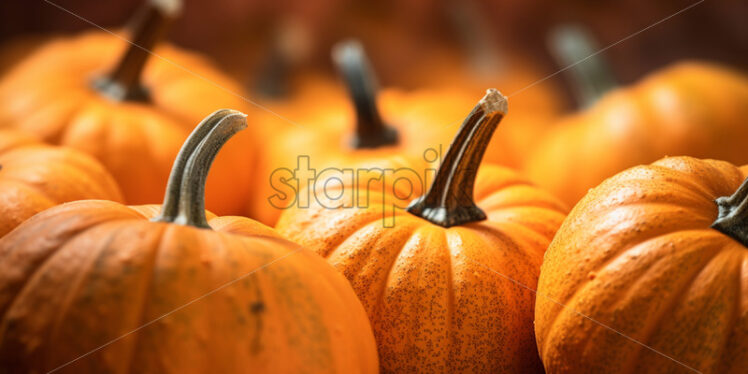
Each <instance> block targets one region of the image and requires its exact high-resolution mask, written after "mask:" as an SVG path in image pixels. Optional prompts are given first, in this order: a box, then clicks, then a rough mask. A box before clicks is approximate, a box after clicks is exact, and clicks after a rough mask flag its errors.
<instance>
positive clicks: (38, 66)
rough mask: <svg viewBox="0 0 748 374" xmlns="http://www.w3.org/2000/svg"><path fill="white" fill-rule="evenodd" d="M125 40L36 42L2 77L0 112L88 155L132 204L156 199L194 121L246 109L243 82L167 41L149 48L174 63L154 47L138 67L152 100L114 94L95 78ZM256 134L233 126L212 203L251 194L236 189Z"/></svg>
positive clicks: (95, 36) (246, 179)
mask: <svg viewBox="0 0 748 374" xmlns="http://www.w3.org/2000/svg"><path fill="white" fill-rule="evenodd" d="M121 36H123V37H125V38H128V37H129V36H127V35H125V34H122V35H121ZM125 47H126V42H125V41H123V40H121V39H119V38H117V37H115V36H113V35H109V34H105V33H102V32H88V33H83V34H81V35H77V36H71V37H62V38H58V39H56V40H53V41H51V42H49V43H47V44H46V45H44V46H42V47H39V48H38V49H37V50H35V51H34V53H32V54H31V55H30V56H29V57H28V58H27V59H26V60H24V61H23V62H21V63H19V64H18V65H16V66H15V67H14V68H13V69H11V70H10V71H8V72H7V74H6V76H5V77H4V78H3V79H2V80H1V81H0V120H1V121H2V123H3V124H6V125H8V126H13V127H17V128H21V129H24V130H27V131H29V132H32V133H33V134H35V135H37V136H39V137H41V138H42V139H43V140H44V141H46V142H49V143H52V144H60V145H65V146H70V147H73V148H76V149H78V150H81V151H83V152H85V153H88V154H90V155H92V156H94V157H95V158H96V159H98V160H99V161H100V162H102V163H103V164H104V165H105V166H106V168H107V169H108V170H109V171H110V172H111V173H112V174H113V175H114V177H115V179H116V180H117V182H118V183H119V185H120V186H121V188H122V191H123V194H124V196H125V201H127V202H128V203H130V204H145V203H156V202H158V201H160V199H161V197H162V194H163V192H164V191H163V186H164V185H165V183H166V180H167V177H168V175H169V171H170V168H171V162H172V161H173V159H174V157H175V156H176V154H177V151H178V150H179V146H180V145H181V144H182V142H183V141H184V139H185V138H186V137H187V135H188V134H189V132H190V131H191V130H192V125H193V124H195V123H197V122H199V121H200V120H201V119H202V118H203V116H204V115H205V113H211V112H213V111H215V110H217V109H220V108H222V107H233V108H237V109H242V110H244V111H245V112H246V111H247V110H248V109H249V108H247V104H246V102H244V101H243V100H242V99H241V98H239V97H236V96H234V95H232V94H231V93H230V92H229V91H231V92H240V88H239V86H238V85H237V84H236V83H234V82H233V81H231V80H230V79H229V78H228V77H226V76H224V75H223V74H221V73H219V72H218V70H217V69H216V68H214V67H213V66H212V64H211V63H209V62H208V61H206V60H205V59H203V58H202V57H200V56H197V55H194V54H192V53H189V52H185V51H183V50H180V49H177V48H175V47H172V46H170V45H162V46H160V47H158V48H156V51H155V53H157V54H158V55H160V56H162V57H163V58H165V59H168V60H169V61H172V62H173V63H174V64H176V65H178V66H176V65H174V64H172V63H171V62H169V61H166V60H163V59H161V58H158V57H154V56H151V57H150V60H149V61H148V62H147V64H146V66H145V70H144V71H143V76H142V83H143V85H144V86H145V87H146V88H147V89H148V91H149V93H150V101H149V102H138V101H115V100H111V99H109V98H107V97H105V96H103V95H101V94H100V93H98V92H97V91H96V90H94V89H93V88H92V87H91V84H92V81H93V80H94V79H95V78H97V77H100V76H102V75H104V74H106V73H108V72H109V71H110V70H111V69H112V68H113V66H114V65H115V63H116V61H117V60H118V59H119V58H120V57H121V55H122V54H123V52H124V50H125ZM179 66H182V67H184V68H185V69H187V70H188V71H185V70H183V69H181V68H180V67H179ZM252 143H253V142H252V135H251V134H250V131H248V132H246V133H244V134H239V135H237V138H236V139H234V141H232V142H231V143H230V144H228V145H227V146H226V148H225V149H224V150H223V151H222V152H221V154H220V155H219V156H218V159H217V160H216V163H215V165H214V169H213V172H212V173H211V177H210V180H209V182H208V197H207V199H208V202H207V204H208V207H209V208H210V209H211V210H214V211H216V212H218V213H221V214H236V213H240V212H241V211H242V207H243V206H244V205H245V204H246V199H247V198H248V197H247V196H246V194H245V193H244V190H242V188H248V186H249V184H250V183H251V178H252V174H251V172H252V163H253V162H252V159H253V156H254V154H253V152H252V149H253V146H252Z"/></svg>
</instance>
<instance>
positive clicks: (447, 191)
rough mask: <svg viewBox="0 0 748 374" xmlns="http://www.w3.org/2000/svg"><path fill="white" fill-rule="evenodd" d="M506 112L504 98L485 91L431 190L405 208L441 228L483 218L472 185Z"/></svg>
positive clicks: (450, 149)
mask: <svg viewBox="0 0 748 374" xmlns="http://www.w3.org/2000/svg"><path fill="white" fill-rule="evenodd" d="M506 112H507V100H506V97H504V96H503V95H502V94H501V93H500V92H499V91H497V90H495V89H489V90H488V91H487V93H486V96H484V97H483V99H481V101H480V102H478V105H476V106H475V108H473V111H472V112H470V114H469V115H468V117H467V118H466V119H465V122H463V123H462V126H461V127H460V129H459V130H458V132H457V135H456V136H455V138H454V140H453V141H452V145H450V146H449V150H448V151H447V154H446V155H445V157H444V160H443V161H442V164H441V165H440V166H439V170H438V171H437V173H436V176H435V177H434V182H433V184H432V185H431V188H430V189H429V191H428V192H427V193H426V194H425V195H423V196H421V197H420V198H418V199H416V200H415V201H413V202H412V203H411V204H410V206H408V212H410V213H411V214H413V215H416V216H418V217H421V218H423V219H426V220H427V221H429V222H432V223H434V224H437V225H439V226H444V227H451V226H456V225H462V224H466V223H470V222H477V221H482V220H484V219H486V215H485V213H483V211H482V210H481V209H480V208H478V206H477V205H475V201H474V200H473V186H474V185H475V178H476V176H477V174H478V167H479V166H480V163H481V160H482V159H483V154H484V153H485V152H486V148H487V147H488V143H489V142H490V141H491V136H492V135H493V132H494V130H496V127H497V126H498V125H499V122H501V119H502V118H504V116H505V115H506Z"/></svg>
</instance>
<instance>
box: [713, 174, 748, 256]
mask: <svg viewBox="0 0 748 374" xmlns="http://www.w3.org/2000/svg"><path fill="white" fill-rule="evenodd" d="M715 202H716V203H717V207H718V209H719V213H718V214H717V219H716V220H714V223H712V226H711V227H712V228H713V229H716V230H718V231H721V232H722V233H724V234H727V235H728V236H730V237H731V238H733V239H735V240H737V241H739V242H740V243H742V244H743V245H744V246H746V247H748V178H746V179H745V180H744V181H743V184H741V185H740V187H738V189H737V190H736V191H735V193H734V194H732V195H731V196H722V197H719V198H717V199H716V200H715Z"/></svg>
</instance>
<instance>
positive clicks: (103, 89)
mask: <svg viewBox="0 0 748 374" xmlns="http://www.w3.org/2000/svg"><path fill="white" fill-rule="evenodd" d="M181 4H182V3H181V0H150V1H148V2H147V3H146V5H145V9H142V10H140V11H139V12H138V13H137V14H136V16H135V17H136V19H135V21H134V22H131V24H130V27H132V29H133V33H132V37H131V40H130V43H129V46H128V48H127V50H125V53H124V54H123V55H122V58H121V59H120V60H119V62H118V63H117V66H116V67H115V68H114V70H112V72H111V73H109V74H108V75H106V76H104V77H100V78H99V79H96V80H95V81H94V88H95V89H96V90H97V91H99V92H100V93H101V94H102V95H105V96H107V97H109V98H111V99H113V100H117V101H125V100H130V101H147V100H148V91H147V90H146V89H145V87H143V86H142V85H141V84H140V83H141V82H140V76H141V74H142V72H143V68H144V67H145V63H146V62H147V61H148V58H149V57H150V54H151V50H153V48H154V47H155V46H156V44H157V43H158V42H159V41H160V40H161V39H162V38H163V36H164V34H166V30H167V29H168V28H169V26H170V24H171V21H172V20H173V19H174V17H175V16H176V14H177V13H178V12H179V10H180V8H181Z"/></svg>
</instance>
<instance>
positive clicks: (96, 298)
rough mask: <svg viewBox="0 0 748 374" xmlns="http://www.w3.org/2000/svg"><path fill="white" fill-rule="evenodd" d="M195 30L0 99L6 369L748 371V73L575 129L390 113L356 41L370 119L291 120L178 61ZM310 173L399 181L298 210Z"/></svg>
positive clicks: (627, 102) (39, 72)
mask: <svg viewBox="0 0 748 374" xmlns="http://www.w3.org/2000/svg"><path fill="white" fill-rule="evenodd" d="M171 5H174V4H172V3H171V2H166V1H153V2H151V3H149V4H148V5H147V6H146V7H145V9H144V10H143V11H142V12H141V13H140V15H139V17H138V18H137V22H133V23H132V24H131V25H130V28H128V29H127V30H123V31H121V32H118V33H115V34H109V33H106V32H102V31H92V32H87V33H84V34H82V35H77V36H72V37H66V38H60V39H57V40H53V41H50V42H48V43H46V44H45V45H43V46H41V47H39V48H37V49H36V50H35V51H34V52H33V53H31V54H30V55H29V56H28V57H26V58H25V60H24V61H22V62H20V63H19V64H17V65H16V66H15V67H13V68H12V69H11V70H9V71H8V72H7V74H6V75H5V76H4V77H3V78H2V80H0V124H1V125H2V128H3V130H2V131H0V213H2V214H0V235H1V236H2V239H0V368H2V370H0V372H8V373H31V372H57V371H59V372H75V373H82V372H86V373H98V372H169V373H177V372H180V373H181V372H263V373H264V372H267V373H297V372H313V373H317V372H320V373H321V372H336V373H357V372H367V373H373V372H377V371H381V372H388V373H389V372H397V373H410V372H428V373H432V372H433V373H437V372H444V373H448V372H512V373H529V372H542V371H543V370H545V371H547V372H549V373H603V372H610V373H613V372H615V373H617V372H637V373H639V372H691V371H695V372H703V373H738V372H745V370H746V368H748V355H746V353H745V352H748V183H746V182H744V180H746V176H748V168H746V167H740V165H742V164H744V163H746V162H748V148H746V145H747V144H748V126H746V125H745V123H744V121H745V118H748V79H746V77H745V76H742V75H740V74H739V73H737V72H733V71H730V70H728V69H726V68H723V67H719V66H715V65H710V64H706V63H700V62H688V63H680V64H677V65H675V66H673V67H669V68H666V69H664V70H662V71H660V72H656V73H654V74H652V75H651V76H649V77H647V78H645V79H644V80H643V81H642V82H640V83H637V84H635V85H633V86H631V87H624V88H612V87H606V89H608V90H609V91H610V92H608V93H605V94H604V95H602V97H600V98H598V99H597V100H596V102H595V103H594V104H591V106H590V107H589V108H587V109H585V110H583V111H581V112H579V113H575V114H570V115H564V116H563V118H561V119H556V118H557V117H560V116H561V114H559V113H557V112H556V111H555V110H549V109H548V108H557V107H558V106H557V105H556V103H545V104H543V103H537V102H539V101H542V100H530V99H528V100H525V101H522V102H524V103H530V102H534V101H535V102H536V104H535V105H538V109H537V110H536V109H534V108H532V107H524V108H523V106H522V105H518V106H517V108H516V109H517V110H516V112H517V113H516V114H509V113H511V111H508V107H511V108H512V109H515V106H514V104H508V100H507V98H506V97H505V96H503V95H502V94H501V93H499V92H498V91H497V90H494V89H489V90H488V91H487V93H486V95H485V96H484V97H483V98H482V99H481V100H480V101H478V103H477V105H474V104H475V103H474V99H475V97H474V96H475V93H476V92H477V91H476V87H478V86H486V85H489V84H490V85H493V84H497V85H501V81H500V79H498V78H497V79H496V80H495V81H492V80H491V79H488V80H487V81H481V82H474V84H473V83H466V84H465V85H463V86H462V87H457V88H455V87H451V88H449V89H443V90H437V91H435V90H424V91H421V92H415V93H406V92H398V91H393V90H389V91H385V92H383V93H382V94H381V95H378V94H377V91H376V88H375V85H376V83H375V82H374V80H373V76H372V74H371V71H370V70H371V69H370V66H369V65H368V62H367V61H366V58H365V55H364V53H363V50H362V49H361V46H360V45H358V44H356V43H352V42H349V43H344V44H341V45H339V46H338V47H337V48H336V49H335V51H334V53H333V57H334V60H335V63H336V64H337V66H338V68H339V70H340V71H341V73H342V74H341V75H342V76H343V79H344V81H345V82H346V84H347V87H348V88H349V90H350V96H351V98H352V101H353V105H352V106H349V105H348V103H347V102H346V101H345V98H344V97H342V96H341V97H337V96H336V97H331V98H329V99H328V98H325V97H316V98H315V97H313V96H309V97H306V96H305V97H300V98H298V99H296V100H292V101H291V102H289V103H286V104H283V109H284V110H287V112H284V113H283V114H284V115H287V114H288V113H291V114H293V115H294V116H296V118H303V120H295V121H293V122H295V123H290V122H289V121H287V119H286V118H281V117H280V115H278V114H276V113H275V112H273V113H267V112H262V111H261V110H259V109H256V108H255V107H253V106H252V105H250V104H249V103H248V101H247V100H245V99H244V98H243V96H242V94H241V92H242V91H241V90H242V88H241V87H240V86H239V85H238V84H237V83H235V82H233V81H232V80H231V79H230V78H228V77H227V76H224V75H223V74H222V73H220V72H219V71H218V70H217V69H216V68H215V67H213V66H212V65H211V63H209V62H208V61H207V60H206V59H204V58H203V57H201V56H198V55H196V54H194V53H190V52H186V51H183V50H180V49H179V48H177V47H174V46H171V45H168V44H166V43H162V42H159V39H160V37H161V36H162V35H163V31H164V30H165V27H166V25H167V24H168V22H169V21H170V20H171V19H172V18H173V15H174V14H175V11H176V10H177V9H176V8H174V7H173V6H171ZM126 40H131V41H132V42H133V43H132V44H128V43H126V42H125V41H126ZM152 48H155V53H150V52H148V51H149V50H151V49H152ZM582 74H584V72H582ZM527 83H528V84H529V83H531V82H527ZM522 95H528V96H530V95H532V92H531V91H528V92H527V93H526V94H525V93H522ZM517 96H518V97H517V99H519V96H520V94H518V95H517ZM545 99H547V98H544V100H545ZM310 100H314V102H310ZM519 101H521V100H519ZM512 102H514V101H512ZM471 107H472V110H471ZM221 108H232V109H221ZM380 109H381V111H380ZM243 113H247V114H246V115H245V114H243ZM466 113H468V114H467V117H466V118H465V119H464V121H463V123H462V125H461V126H460V127H459V128H457V127H456V126H450V124H451V122H450V121H452V120H455V119H456V117H457V116H464V115H465V114H466ZM206 115H207V117H206ZM505 116H506V117H507V118H506V121H504V123H502V125H501V127H499V130H498V131H497V132H496V134H495V136H493V137H492V135H493V134H494V130H495V129H496V128H497V126H498V125H499V123H500V122H501V121H502V119H503V118H504V117H505ZM195 124H197V126H195ZM244 128H247V129H246V130H244V131H243V132H239V131H240V130H242V129H244ZM349 132H352V134H351V135H348V134H349ZM237 133H238V134H237ZM235 134H237V135H236V136H234V135H235ZM232 136H234V137H233V138H232V139H231V141H230V142H227V141H228V140H229V138H231V137H232ZM450 142H451V145H450V146H448V147H447V144H449V143H450ZM224 143H226V146H225V147H223V145H224ZM222 147H223V148H222ZM441 149H443V150H444V152H443V154H441V153H442V152H441V151H440V150H441ZM219 150H220V153H219ZM666 155H683V156H678V157H664V158H663V156H666ZM299 156H308V158H304V157H301V158H300V157H299ZM432 156H433V157H432ZM437 156H438V157H437ZM694 157H697V158H694ZM303 159H306V160H307V161H309V162H311V163H312V165H311V166H312V167H314V168H315V169H317V170H323V169H324V170H327V169H330V168H337V169H341V170H347V169H350V170H367V171H369V172H374V173H375V176H374V177H373V178H370V179H367V180H365V181H362V180H361V179H359V178H356V179H353V180H351V181H345V180H342V179H340V178H337V179H336V177H335V176H336V175H338V174H331V175H332V176H331V177H325V176H323V175H322V174H323V173H319V175H317V176H316V179H315V183H314V185H310V186H307V188H306V189H299V190H296V189H294V188H291V187H293V186H292V185H291V184H289V182H288V180H289V178H293V175H287V174H283V173H282V172H283V171H290V170H292V169H294V168H296V167H298V165H297V162H300V161H299V160H303ZM658 159H659V160H658ZM214 160H215V162H214ZM211 165H212V167H211ZM637 165H639V166H637ZM512 169H516V170H518V171H513V170H512ZM377 170H378V171H380V172H381V173H380V174H376V172H377ZM385 170H390V171H395V173H394V174H386V172H384V171H385ZM209 171H210V173H209ZM279 171H281V172H280V173H279ZM522 174H525V175H527V178H525V177H523V176H521V175H522ZM531 181H532V182H531ZM331 182H332V183H331ZM278 183H280V184H278ZM533 183H535V184H533ZM280 185H282V186H283V188H280V189H279V188H278V186H280ZM536 186H537V187H536ZM164 191H166V192H165V194H164ZM310 191H311V193H310ZM331 195H332V196H331ZM305 196H306V197H305ZM310 196H313V198H310ZM419 196H420V197H419ZM362 199H364V200H362ZM302 200H303V201H302ZM159 201H163V203H162V204H160V205H142V204H154V203H157V202H159ZM362 201H364V203H363V204H362ZM124 204H129V205H124ZM572 206H573V209H571V211H569V210H568V207H572ZM206 207H207V210H206ZM214 213H217V214H219V215H220V216H219V215H216V214H214ZM229 215H234V216H229ZM241 215H243V216H248V217H252V218H254V219H257V220H258V221H260V222H263V223H260V222H258V221H255V220H253V219H250V218H244V217H241ZM266 225H274V226H275V228H274V229H273V228H271V227H269V226H266Z"/></svg>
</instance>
